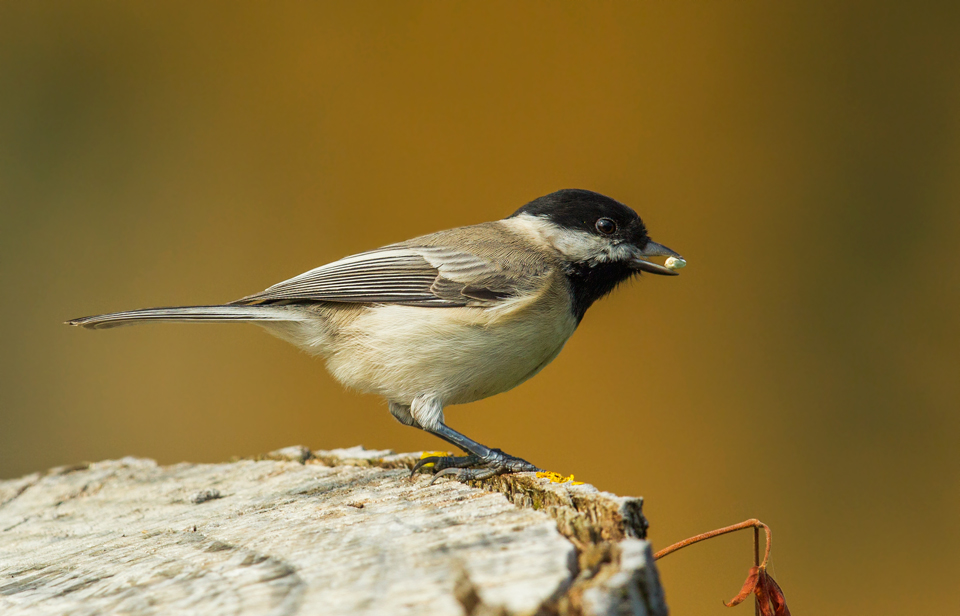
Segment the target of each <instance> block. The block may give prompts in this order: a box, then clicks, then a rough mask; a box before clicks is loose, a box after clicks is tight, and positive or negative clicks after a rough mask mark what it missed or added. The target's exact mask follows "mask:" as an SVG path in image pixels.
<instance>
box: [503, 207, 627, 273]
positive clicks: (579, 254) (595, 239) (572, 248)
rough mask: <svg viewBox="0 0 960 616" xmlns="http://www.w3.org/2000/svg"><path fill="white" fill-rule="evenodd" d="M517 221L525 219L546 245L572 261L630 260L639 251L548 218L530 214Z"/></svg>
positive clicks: (602, 261) (603, 261)
mask: <svg viewBox="0 0 960 616" xmlns="http://www.w3.org/2000/svg"><path fill="white" fill-rule="evenodd" d="M517 218H525V219H526V220H524V222H525V223H526V224H527V225H529V226H530V227H532V228H534V229H536V231H537V232H538V233H539V234H540V236H541V237H543V239H545V240H546V241H547V243H549V244H550V245H551V246H552V247H553V248H555V249H556V250H557V251H559V252H560V254H562V255H563V256H564V258H566V259H567V260H569V261H572V262H576V263H590V264H595V263H609V262H612V261H628V260H629V259H631V258H632V257H633V256H634V253H635V252H636V250H635V249H634V248H633V246H631V245H630V244H626V243H617V242H616V241H614V240H611V239H608V238H605V237H602V236H599V235H596V234H595V233H590V232H589V231H578V230H575V229H565V228H563V227H560V226H558V225H556V224H554V223H552V222H550V221H549V220H547V219H546V218H541V217H538V216H529V215H527V214H521V215H520V216H518V217H517Z"/></svg>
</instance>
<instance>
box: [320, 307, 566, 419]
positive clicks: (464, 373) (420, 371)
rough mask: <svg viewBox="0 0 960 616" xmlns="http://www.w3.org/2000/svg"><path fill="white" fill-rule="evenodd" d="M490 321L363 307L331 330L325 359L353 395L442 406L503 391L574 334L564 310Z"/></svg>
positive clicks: (474, 312)
mask: <svg viewBox="0 0 960 616" xmlns="http://www.w3.org/2000/svg"><path fill="white" fill-rule="evenodd" d="M522 312H523V315H524V316H523V317H522V318H521V317H519V316H518V315H517V314H505V315H503V314H501V315H494V316H491V313H490V312H485V311H483V310H482V309H479V308H421V307H413V306H380V307H376V308H370V309H368V310H366V311H365V312H364V313H363V314H362V315H360V316H359V317H358V318H357V319H356V320H355V321H354V322H352V323H350V324H349V325H348V326H346V327H344V328H343V329H341V330H340V331H338V341H339V343H338V344H336V345H335V346H336V349H337V350H336V352H334V353H331V354H328V355H327V366H328V368H329V370H330V372H331V373H332V374H333V376H334V377H335V378H336V379H337V380H338V381H340V382H341V383H343V384H344V385H346V386H347V387H351V388H354V389H358V390H360V391H364V392H369V393H376V394H379V395H381V396H384V397H385V398H387V399H388V400H391V401H394V402H398V403H401V404H411V403H412V402H413V399H414V398H415V397H416V396H418V395H424V394H426V395H430V396H436V397H437V398H439V399H440V400H441V401H442V403H443V404H444V405H449V404H463V403H467V402H473V401H474V400H480V399H482V398H486V397H489V396H493V395H495V394H498V393H501V392H504V391H507V390H508V389H512V388H514V387H516V386H517V385H519V384H520V383H522V382H524V381H526V380H527V379H529V378H530V377H532V376H533V375H535V374H536V373H537V372H539V371H540V370H541V369H542V368H543V367H544V366H546V365H547V364H548V363H550V362H551V361H552V360H553V359H554V358H555V357H556V356H557V354H558V353H559V352H560V350H561V349H562V348H563V345H564V343H566V341H567V339H568V338H569V337H570V336H571V335H572V334H573V332H574V330H575V329H576V325H577V324H576V321H575V319H574V318H573V315H571V314H569V311H567V310H565V309H561V308H559V307H558V308H557V309H556V310H554V311H552V312H548V311H544V310H535V309H531V308H530V307H527V309H526V310H523V311H522Z"/></svg>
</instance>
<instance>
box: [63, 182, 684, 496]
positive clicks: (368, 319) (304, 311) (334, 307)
mask: <svg viewBox="0 0 960 616" xmlns="http://www.w3.org/2000/svg"><path fill="white" fill-rule="evenodd" d="M654 257H668V260H667V262H666V264H665V265H661V264H659V263H656V262H654V261H653V260H652V258H654ZM685 263H686V262H685V261H684V260H683V258H682V257H681V256H680V255H679V254H678V253H676V252H674V251H673V250H671V249H669V248H667V247H666V246H663V245H661V244H658V243H656V242H654V241H653V240H651V239H650V236H649V235H648V233H647V228H646V226H645V225H644V223H643V221H642V220H641V218H640V216H639V215H638V214H637V213H636V212H635V211H634V210H633V209H631V208H630V207H628V206H626V205H624V204H622V203H620V202H619V201H616V200H615V199H612V198H610V197H607V196H604V195H602V194H600V193H597V192H593V191H589V190H583V189H563V190H558V191H556V192H553V193H550V194H548V195H545V196H542V197H539V198H537V199H534V200H533V201H530V202H529V203H527V204H526V205H524V206H522V207H521V208H519V209H518V210H516V211H515V212H514V213H513V214H512V215H510V216H508V217H506V218H503V219H501V220H495V221H490V222H483V223H480V224H474V225H470V226H464V227H457V228H453V229H448V230H444V231H438V232H435V233H431V234H428V235H423V236H420V237H416V238H413V239H410V240H406V241H404V242H400V243H396V244H390V245H388V246H384V247H382V248H378V249H376V250H370V251H367V252H361V253H359V254H355V255H352V256H348V257H345V258H343V259H340V260H339V261H334V262H332V263H328V264H326V265H322V266H320V267H317V268H315V269H312V270H310V271H308V272H305V273H303V274H300V275H299V276H295V277H293V278H290V279H289V280H285V281H283V282H280V283H278V284H275V285H273V286H271V287H269V288H268V289H266V290H264V291H261V292H260V293H255V294H253V295H248V296H246V297H243V298H241V299H238V300H235V301H231V302H229V303H226V304H222V305H205V306H178V307H168V308H146V309H140V310H130V311H125V312H115V313H110V314H102V315H97V316H89V317H82V318H78V319H72V320H70V321H67V322H66V323H67V324H68V325H74V326H78V327H83V328H88V329H106V328H112V327H116V326H121V325H130V324H135V323H149V322H155V321H178V322H207V321H214V322H217V321H221V322H222V321H240V322H252V323H255V324H256V325H259V326H261V327H263V328H265V329H266V330H267V331H268V332H270V333H271V334H274V335H276V336H278V337H280V338H282V339H284V340H287V341H289V342H291V343H293V344H294V345H296V346H298V347H299V348H301V349H303V350H305V351H307V352H308V353H310V354H313V355H316V356H319V357H321V358H323V359H325V361H326V366H327V369H328V370H329V372H330V373H331V375H332V376H333V377H334V379H336V380H337V381H339V382H340V383H341V384H342V385H344V386H346V387H347V388H351V389H355V390H358V391H360V392H365V393H372V394H377V395H379V396H382V397H383V398H385V399H386V401H387V404H388V408H389V410H390V413H391V414H392V415H393V417H394V418H395V419H396V420H397V421H399V422H400V423H402V424H404V425H407V426H411V427H414V428H418V429H421V430H424V431H426V432H428V433H430V434H433V435H435V436H437V437H439V438H440V439H442V440H444V441H446V442H447V443H449V444H451V445H454V446H455V447H458V448H460V449H461V450H463V452H464V455H461V456H456V455H430V456H427V457H424V458H423V459H421V460H420V461H419V463H418V464H417V465H416V466H415V467H414V468H413V470H412V473H411V476H412V474H413V473H417V472H418V471H422V472H431V471H432V472H433V473H434V477H433V478H432V480H431V481H435V480H436V479H437V478H438V477H440V476H445V475H452V476H453V477H455V478H456V479H459V480H461V481H471V480H480V479H486V478H488V477H492V476H495V475H499V474H505V473H515V472H534V471H540V470H541V469H540V468H539V467H537V466H535V465H534V464H531V463H530V462H528V461H526V460H524V459H522V458H519V457H516V456H512V455H509V454H506V453H504V452H503V451H502V450H500V449H494V448H490V447H487V446H485V445H482V444H480V443H478V442H476V441H474V440H472V439H470V438H468V437H467V436H466V435H464V434H461V433H460V432H457V431H456V430H454V429H452V428H450V427H449V426H448V425H447V423H446V419H445V415H444V409H445V408H446V407H448V406H451V405H457V404H466V403H469V402H474V401H476V400H481V399H483V398H487V397H490V396H493V395H496V394H499V393H502V392H505V391H507V390H510V389H513V388H514V387H516V386H517V385H520V384H521V383H523V382H524V381H526V380H528V379H530V378H531V377H533V376H534V375H536V374H537V373H539V372H540V371H541V370H542V369H543V368H544V367H545V366H546V365H547V364H549V363H550V362H551V361H553V359H554V358H556V357H557V355H558V354H559V353H560V351H561V349H563V346H564V344H565V343H566V342H567V340H568V339H569V338H570V336H571V335H573V333H574V331H575V330H576V329H577V326H578V325H579V324H580V322H581V320H582V319H583V317H584V314H585V313H586V311H587V309H589V308H590V306H591V305H592V304H593V303H594V302H596V301H597V300H598V299H600V298H602V297H603V296H605V295H607V294H608V293H610V292H611V291H613V290H614V288H616V287H617V286H618V285H619V284H621V283H623V282H625V281H626V280H628V279H630V278H632V277H634V276H636V275H638V274H640V273H642V272H646V273H650V274H657V275H666V276H672V275H676V274H677V273H678V272H676V271H675V269H679V267H682V266H683V265H685ZM668 266H669V267H668Z"/></svg>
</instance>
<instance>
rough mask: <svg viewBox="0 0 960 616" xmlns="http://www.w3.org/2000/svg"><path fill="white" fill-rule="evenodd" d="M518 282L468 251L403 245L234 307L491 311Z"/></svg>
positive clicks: (336, 266) (299, 278) (284, 284)
mask: <svg viewBox="0 0 960 616" xmlns="http://www.w3.org/2000/svg"><path fill="white" fill-rule="evenodd" d="M514 278H515V276H511V275H510V272H508V271H505V270H504V268H503V267H500V266H497V265H495V264H493V263H490V262H488V261H486V260H484V259H482V258H480V257H477V256H476V255H473V254H470V253H468V252H464V251H459V250H453V249H448V248H444V247H437V246H410V245H406V244H404V245H394V246H387V247H385V248H381V249H379V250H373V251H370V252H364V253H360V254H357V255H353V256H350V257H346V258H344V259H341V260H339V261H334V262H333V263H329V264H327V265H323V266H321V267H318V268H316V269H313V270H310V271H309V272H306V273H303V274H300V275H299V276H296V277H294V278H291V279H289V280H286V281H284V282H281V283H279V284H275V285H273V286H272V287H270V288H269V289H267V290H266V291H263V292H261V293H257V294H255V295H250V296H248V297H244V298H242V299H239V300H237V301H235V302H232V303H233V304H244V305H252V304H271V303H288V302H303V301H323V302H347V303H384V304H405V305H412V306H437V307H448V306H492V305H496V304H497V303H499V302H501V301H503V300H506V299H508V298H510V297H513V296H515V295H516V294H517V285H516V283H515V280H514Z"/></svg>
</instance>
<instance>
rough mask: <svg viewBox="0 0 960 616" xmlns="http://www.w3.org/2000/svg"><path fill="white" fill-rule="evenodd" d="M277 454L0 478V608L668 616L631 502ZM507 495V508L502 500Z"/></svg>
mask: <svg viewBox="0 0 960 616" xmlns="http://www.w3.org/2000/svg"><path fill="white" fill-rule="evenodd" d="M419 458H420V454H393V452H390V451H369V450H365V449H363V448H362V447H354V448H351V449H338V450H333V451H316V452H311V451H309V450H308V449H306V448H304V447H289V448H286V449H282V450H279V451H276V452H273V453H271V454H267V455H265V456H262V457H260V458H258V459H250V460H237V461H234V462H230V463H224V464H186V463H184V464H175V465H172V466H158V465H157V464H156V462H154V461H152V460H144V459H135V458H124V459H122V460H111V461H106V462H97V463H94V464H83V465H77V466H72V467H63V468H57V469H52V470H50V471H48V472H46V473H35V474H33V475H29V476H27V477H23V478H20V479H15V480H9V481H0V613H2V614H4V615H9V616H12V615H17V614H30V615H48V614H75V615H93V614H106V613H123V614H133V615H138V614H187V613H189V614H203V615H210V616H216V615H219V614H231V615H246V614H277V615H294V614H325V615H335V614H411V615H413V614H416V615H423V616H445V615H448V614H449V615H464V614H468V615H481V614H649V615H660V614H666V607H665V605H664V601H663V592H662V589H661V587H660V583H659V580H658V577H657V571H656V568H655V567H654V564H653V558H652V556H651V553H650V548H649V545H648V544H647V542H646V541H644V540H643V538H644V537H645V531H646V521H645V520H644V518H643V514H642V500H641V499H639V498H624V497H620V496H615V495H613V494H609V493H606V492H599V491H597V490H596V489H595V488H594V487H593V486H589V485H573V484H572V482H566V483H558V482H555V481H551V479H550V478H538V477H537V476H536V475H534V474H532V473H523V474H516V475H505V476H500V477H495V478H492V479H488V480H485V481H482V482H477V483H476V484H475V485H464V484H461V483H459V482H456V481H450V480H445V479H440V480H439V481H437V482H436V483H435V484H434V485H429V480H430V477H429V476H427V475H418V476H416V477H415V478H414V479H412V480H411V479H410V478H409V469H410V468H411V467H412V466H413V464H414V463H415V462H416V461H417V460H419ZM504 496H506V498H504Z"/></svg>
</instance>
